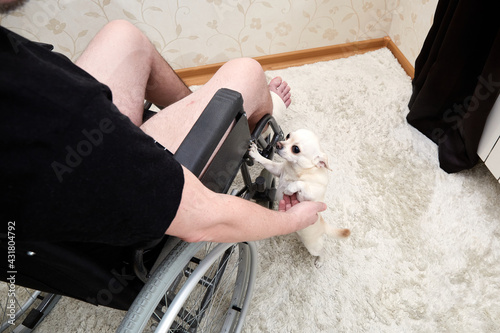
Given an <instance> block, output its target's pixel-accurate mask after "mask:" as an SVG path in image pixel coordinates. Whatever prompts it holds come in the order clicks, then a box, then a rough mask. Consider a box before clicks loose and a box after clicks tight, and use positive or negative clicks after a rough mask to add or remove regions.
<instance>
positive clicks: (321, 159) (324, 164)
mask: <svg viewBox="0 0 500 333" xmlns="http://www.w3.org/2000/svg"><path fill="white" fill-rule="evenodd" d="M313 163H314V165H316V167H318V168H326V169H327V170H330V171H332V169H330V168H329V167H328V156H327V155H326V154H325V153H320V154H319V155H317V156H316V157H315V158H314V160H313Z"/></svg>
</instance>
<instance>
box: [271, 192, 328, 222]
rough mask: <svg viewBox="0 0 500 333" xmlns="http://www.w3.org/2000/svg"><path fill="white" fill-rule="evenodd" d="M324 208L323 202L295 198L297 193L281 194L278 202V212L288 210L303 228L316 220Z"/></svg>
mask: <svg viewBox="0 0 500 333" xmlns="http://www.w3.org/2000/svg"><path fill="white" fill-rule="evenodd" d="M324 210H326V204H325V203H323V202H315V201H304V202H300V201H299V200H298V199H297V193H293V194H292V195H283V199H282V200H280V202H279V204H278V211H279V212H283V213H285V212H288V213H291V214H294V215H295V216H297V217H298V219H299V221H302V224H303V226H302V227H301V228H300V229H302V228H305V227H307V226H309V225H312V224H314V223H315V222H316V221H317V220H318V213H319V212H322V211H324Z"/></svg>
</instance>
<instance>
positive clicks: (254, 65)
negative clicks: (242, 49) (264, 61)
mask: <svg viewBox="0 0 500 333" xmlns="http://www.w3.org/2000/svg"><path fill="white" fill-rule="evenodd" d="M224 66H227V67H230V69H231V70H234V71H235V74H236V73H248V74H252V73H254V74H258V75H260V74H261V73H262V72H263V70H262V66H261V65H260V63H259V62H258V61H257V60H255V59H252V58H236V59H232V60H229V61H228V62H227V63H226V64H225V65H224Z"/></svg>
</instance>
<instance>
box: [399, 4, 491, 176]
mask: <svg viewBox="0 0 500 333" xmlns="http://www.w3.org/2000/svg"><path fill="white" fill-rule="evenodd" d="M499 27H500V0H440V1H439V2H438V5H437V9H436V13H435V16H434V23H433V25H432V27H431V29H430V31H429V34H428V35H427V37H426V39H425V42H424V45H423V47H422V50H421V52H420V54H419V56H418V57H417V60H416V62H415V77H414V79H413V82H412V84H413V94H412V97H411V99H410V102H409V108H410V112H409V114H408V116H407V120H408V123H409V124H411V125H412V126H414V127H415V128H417V129H418V130H419V131H421V132H422V133H423V134H425V135H426V136H427V137H428V138H429V139H431V140H432V141H434V142H435V143H436V144H437V145H438V147H439V162H440V166H441V168H442V169H443V170H445V171H446V172H448V173H452V172H458V171H461V170H464V169H468V168H471V167H473V166H474V165H475V164H476V163H477V162H478V160H479V157H478V155H477V153H476V151H477V147H478V144H479V140H480V138H481V134H482V132H483V128H484V124H485V122H486V119H487V117H488V114H489V112H490V110H491V108H492V106H493V104H494V103H495V101H496V99H497V97H498V95H499V92H500V35H499V33H500V29H499Z"/></svg>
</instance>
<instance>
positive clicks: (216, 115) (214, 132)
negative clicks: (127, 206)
mask: <svg viewBox="0 0 500 333" xmlns="http://www.w3.org/2000/svg"><path fill="white" fill-rule="evenodd" d="M242 112H243V98H242V97H241V94H240V93H238V92H236V91H234V90H230V89H225V88H222V89H219V90H218V91H217V92H216V93H215V95H214V97H213V98H212V100H210V102H209V103H208V105H207V107H206V108H205V110H203V113H202V114H201V116H200V118H199V119H198V120H197V121H196V123H195V124H194V126H193V128H192V129H191V131H190V132H189V133H188V135H187V136H186V138H185V139H184V141H183V142H182V143H181V145H180V147H179V149H177V152H176V153H175V154H174V157H175V159H176V160H177V161H178V162H179V163H181V164H182V165H183V166H184V167H186V168H187V169H189V170H190V171H191V172H192V173H193V174H194V175H196V176H197V177H199V176H200V174H201V172H202V171H203V168H204V167H205V165H206V164H207V162H208V160H209V159H210V156H212V154H213V152H214V151H215V148H217V145H218V144H219V143H220V141H221V139H222V137H223V136H224V134H225V133H226V131H227V129H228V128H229V126H231V123H232V122H233V121H234V119H235V118H236V116H237V115H238V113H242Z"/></svg>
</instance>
